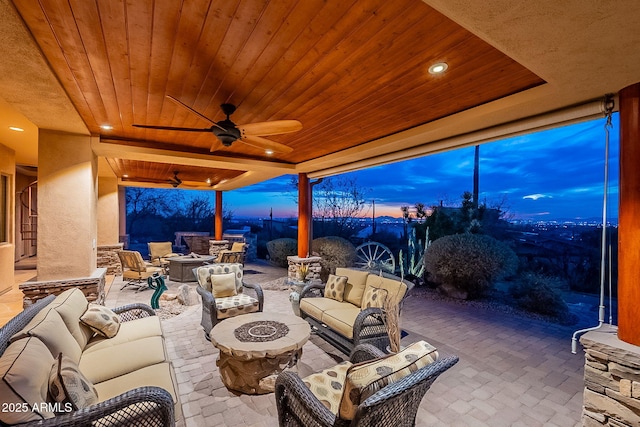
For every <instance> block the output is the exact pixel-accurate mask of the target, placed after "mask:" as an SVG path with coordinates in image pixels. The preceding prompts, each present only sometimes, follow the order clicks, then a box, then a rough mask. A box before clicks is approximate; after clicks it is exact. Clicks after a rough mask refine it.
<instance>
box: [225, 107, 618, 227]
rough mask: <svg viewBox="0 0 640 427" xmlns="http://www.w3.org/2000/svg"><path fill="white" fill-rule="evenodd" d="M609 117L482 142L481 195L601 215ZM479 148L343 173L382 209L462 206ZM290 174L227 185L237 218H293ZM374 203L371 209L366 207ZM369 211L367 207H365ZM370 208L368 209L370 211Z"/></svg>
mask: <svg viewBox="0 0 640 427" xmlns="http://www.w3.org/2000/svg"><path fill="white" fill-rule="evenodd" d="M604 124H605V120H604V119H599V120H594V121H589V122H584V123H579V124H575V125H570V126H565V127H560V128H555V129H552V130H547V131H543V132H537V133H533V134H528V135H524V136H519V137H514V138H509V139H505V140H501V141H497V142H492V143H487V144H483V145H481V146H480V201H483V200H486V202H487V205H489V206H493V205H496V204H498V203H500V204H501V205H502V207H503V210H506V211H507V212H508V214H509V216H511V217H514V218H519V219H531V220H556V219H585V218H596V219H597V218H602V199H603V189H604V181H603V179H604V147H605V131H604ZM618 128H619V126H618V115H617V114H615V115H614V117H613V128H612V130H611V139H610V153H609V158H610V167H609V203H608V205H609V209H608V217H609V218H617V196H618V148H619V135H618ZM473 158H474V148H473V147H468V148H463V149H458V150H454V151H449V152H446V153H440V154H435V155H430V156H426V157H422V158H420V159H414V160H408V161H404V162H398V163H394V164H390V165H384V166H379V167H375V168H371V169H367V170H362V171H357V172H351V173H348V174H345V175H347V176H350V177H356V178H357V182H358V184H359V186H360V187H363V188H366V189H368V190H369V191H368V192H367V194H368V199H369V200H373V199H375V201H376V214H377V215H392V216H397V217H399V216H401V211H400V206H403V205H414V204H415V203H416V202H422V203H425V204H426V205H433V204H438V203H439V201H440V200H443V201H444V203H445V204H448V205H459V202H460V196H461V194H462V193H463V192H464V191H471V190H472V188H473V181H472V177H473ZM290 180H291V177H290V176H283V177H279V178H276V179H272V180H269V181H266V182H263V183H260V184H256V185H252V186H250V187H246V188H242V189H238V190H234V191H230V192H225V193H224V196H223V197H224V203H225V206H226V207H227V208H228V209H230V210H231V211H232V212H233V214H234V216H235V217H244V216H260V217H266V216H268V215H269V210H270V209H271V208H273V213H274V217H295V216H297V208H296V205H295V201H294V199H293V197H292V195H293V193H292V187H291V185H290ZM367 209H370V208H367ZM364 212H366V209H365V211H363V213H364ZM368 215H370V211H369V213H368Z"/></svg>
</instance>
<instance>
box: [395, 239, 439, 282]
mask: <svg viewBox="0 0 640 427" xmlns="http://www.w3.org/2000/svg"><path fill="white" fill-rule="evenodd" d="M424 241H425V242H426V244H425V245H423V244H422V243H421V242H420V241H419V240H418V238H417V237H416V229H415V228H411V231H410V232H409V239H408V244H409V248H408V253H407V256H406V257H405V256H404V254H403V253H402V249H401V250H400V253H399V254H398V261H399V264H400V277H401V278H403V279H404V276H405V268H407V275H410V276H414V277H420V278H421V277H422V275H423V274H424V262H423V260H424V252H425V251H426V250H427V248H428V247H429V245H431V241H429V228H428V227H427V232H426V235H425V239H424Z"/></svg>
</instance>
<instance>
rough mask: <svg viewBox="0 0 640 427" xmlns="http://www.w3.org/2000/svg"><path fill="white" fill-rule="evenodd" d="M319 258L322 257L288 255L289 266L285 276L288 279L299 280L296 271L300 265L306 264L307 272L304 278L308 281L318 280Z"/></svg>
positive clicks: (320, 268)
mask: <svg viewBox="0 0 640 427" xmlns="http://www.w3.org/2000/svg"><path fill="white" fill-rule="evenodd" d="M321 260H322V258H321V257H319V256H312V257H308V258H300V257H299V256H288V257H287V261H288V262H289V268H288V273H287V276H288V277H289V279H290V280H299V276H298V271H299V270H300V266H301V265H308V266H309V273H308V274H307V277H306V279H307V280H308V281H311V280H320V270H322V266H321V265H320V261H321Z"/></svg>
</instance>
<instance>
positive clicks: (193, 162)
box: [92, 138, 295, 176]
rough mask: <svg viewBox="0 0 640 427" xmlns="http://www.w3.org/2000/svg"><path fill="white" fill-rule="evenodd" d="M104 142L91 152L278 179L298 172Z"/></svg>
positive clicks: (279, 165)
mask: <svg viewBox="0 0 640 427" xmlns="http://www.w3.org/2000/svg"><path fill="white" fill-rule="evenodd" d="M105 141H109V140H104V139H103V140H102V141H99V140H98V139H97V138H93V139H92V150H93V152H94V153H95V154H96V155H97V156H102V157H106V158H117V159H129V160H139V161H149V162H159V163H175V164H183V165H190V166H200V167H206V168H217V169H231V170H241V171H253V172H269V173H271V174H276V176H278V175H282V174H286V173H295V166H294V165H292V164H288V163H279V162H267V161H262V160H252V159H243V158H238V157H222V156H213V155H208V154H198V153H190V152H184V151H172V150H162V149H157V148H145V147H136V146H131V145H125V144H118V143H112V142H105Z"/></svg>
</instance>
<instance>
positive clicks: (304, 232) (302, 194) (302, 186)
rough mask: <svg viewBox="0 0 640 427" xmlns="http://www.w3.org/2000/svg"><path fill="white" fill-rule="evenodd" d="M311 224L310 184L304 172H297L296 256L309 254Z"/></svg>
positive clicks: (302, 256)
mask: <svg viewBox="0 0 640 427" xmlns="http://www.w3.org/2000/svg"><path fill="white" fill-rule="evenodd" d="M310 224H311V186H310V185H309V177H308V176H307V174H306V173H300V174H298V256H299V257H300V258H306V257H308V256H309V235H310V234H309V230H310Z"/></svg>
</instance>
